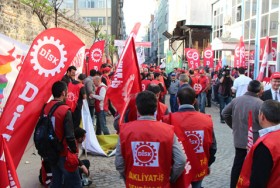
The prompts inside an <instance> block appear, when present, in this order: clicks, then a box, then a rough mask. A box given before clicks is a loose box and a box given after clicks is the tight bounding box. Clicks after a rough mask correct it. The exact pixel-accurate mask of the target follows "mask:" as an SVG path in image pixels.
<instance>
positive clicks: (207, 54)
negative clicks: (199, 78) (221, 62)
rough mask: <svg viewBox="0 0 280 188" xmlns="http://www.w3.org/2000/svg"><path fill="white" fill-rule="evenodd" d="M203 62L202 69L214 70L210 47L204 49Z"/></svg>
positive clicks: (212, 52)
mask: <svg viewBox="0 0 280 188" xmlns="http://www.w3.org/2000/svg"><path fill="white" fill-rule="evenodd" d="M203 62H204V67H206V66H208V67H209V68H214V51H213V50H212V49H211V47H207V48H205V49H204V53H203Z"/></svg>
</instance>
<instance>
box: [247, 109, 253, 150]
mask: <svg viewBox="0 0 280 188" xmlns="http://www.w3.org/2000/svg"><path fill="white" fill-rule="evenodd" d="M253 144H254V138H253V114H252V110H250V111H249V112H248V142H247V153H248V152H249V151H250V149H251V148H252V146H253Z"/></svg>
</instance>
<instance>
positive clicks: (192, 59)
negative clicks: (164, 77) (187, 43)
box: [185, 48, 200, 69]
mask: <svg viewBox="0 0 280 188" xmlns="http://www.w3.org/2000/svg"><path fill="white" fill-rule="evenodd" d="M185 54H186V58H187V60H188V67H189V68H191V69H196V68H198V67H199V66H200V58H199V54H198V51H197V49H191V48H185Z"/></svg>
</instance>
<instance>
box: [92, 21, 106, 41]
mask: <svg viewBox="0 0 280 188" xmlns="http://www.w3.org/2000/svg"><path fill="white" fill-rule="evenodd" d="M89 25H90V27H91V28H92V29H93V31H94V38H93V42H96V41H97V40H98V36H99V33H100V31H101V29H102V27H103V25H102V24H101V23H98V22H90V23H89Z"/></svg>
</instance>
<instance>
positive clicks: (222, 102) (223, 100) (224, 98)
mask: <svg viewBox="0 0 280 188" xmlns="http://www.w3.org/2000/svg"><path fill="white" fill-rule="evenodd" d="M218 97H219V103H220V116H221V120H223V119H224V118H223V117H222V111H223V109H224V108H225V106H226V105H227V104H229V103H230V102H231V97H230V96H223V95H221V94H218Z"/></svg>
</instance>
